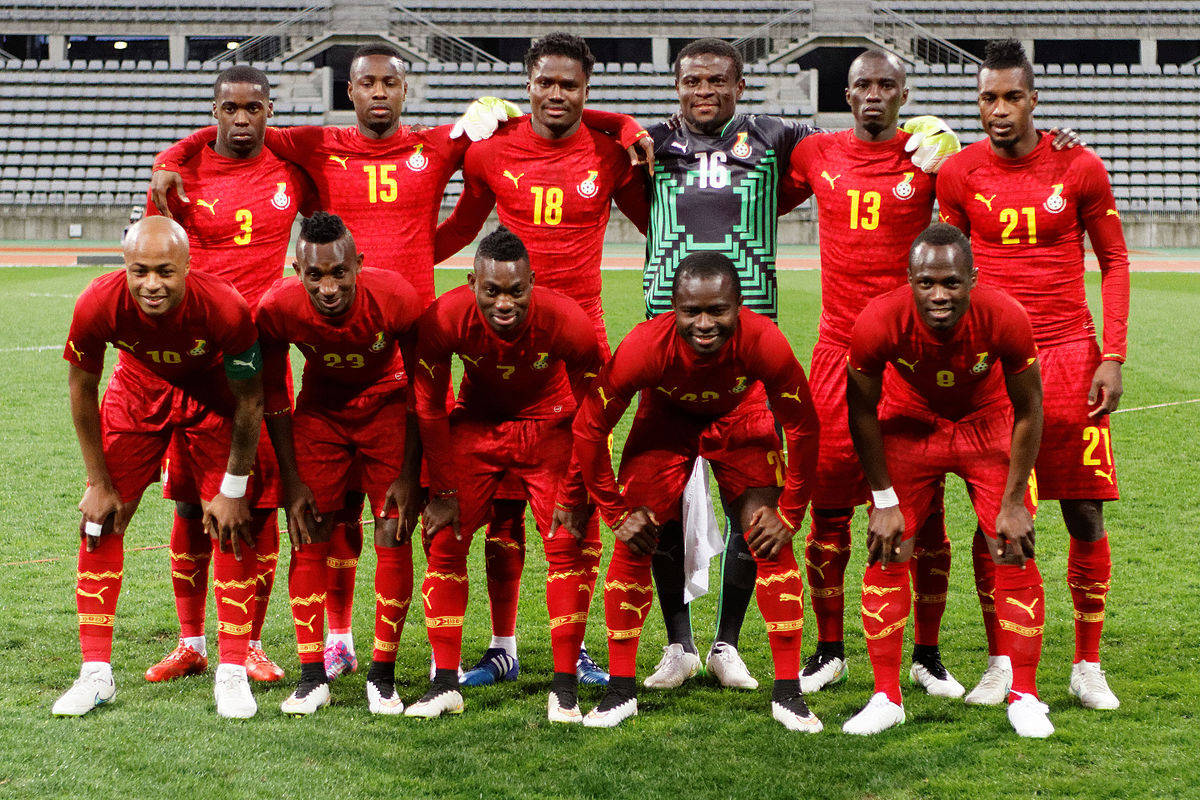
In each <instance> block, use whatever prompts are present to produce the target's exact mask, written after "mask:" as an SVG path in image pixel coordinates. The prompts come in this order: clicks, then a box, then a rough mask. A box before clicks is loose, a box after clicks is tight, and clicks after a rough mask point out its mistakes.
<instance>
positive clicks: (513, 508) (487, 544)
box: [483, 500, 525, 636]
mask: <svg viewBox="0 0 1200 800" xmlns="http://www.w3.org/2000/svg"><path fill="white" fill-rule="evenodd" d="M492 509H493V516H492V521H491V522H490V523H489V524H488V526H487V530H486V531H485V532H484V541H483V559H484V563H485V564H486V565H487V592H488V605H489V606H490V607H491V612H492V635H493V636H516V634H517V600H518V598H519V597H520V593H521V569H522V568H523V567H524V565H525V503H523V502H520V501H513V500H500V501H497V502H495V503H493V504H492Z"/></svg>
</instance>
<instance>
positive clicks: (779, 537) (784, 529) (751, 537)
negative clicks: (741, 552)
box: [746, 506, 796, 561]
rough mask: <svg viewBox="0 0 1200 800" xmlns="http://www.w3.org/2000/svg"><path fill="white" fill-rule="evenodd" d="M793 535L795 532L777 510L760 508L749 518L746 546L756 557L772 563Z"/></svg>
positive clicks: (768, 507)
mask: <svg viewBox="0 0 1200 800" xmlns="http://www.w3.org/2000/svg"><path fill="white" fill-rule="evenodd" d="M795 535H796V532H795V531H794V530H792V527H791V526H790V525H788V524H787V523H786V522H784V521H783V517H781V516H780V515H779V509H777V508H771V507H770V506H760V507H759V508H758V510H757V511H755V512H754V514H753V515H752V516H751V517H750V527H749V528H747V529H746V546H747V547H749V548H750V552H751V553H753V554H754V555H756V556H757V557H759V558H762V559H766V560H768V561H772V560H774V559H775V558H776V557H778V556H779V552H780V551H781V550H783V548H784V547H786V546H788V545H789V544H791V541H792V537H793V536H795Z"/></svg>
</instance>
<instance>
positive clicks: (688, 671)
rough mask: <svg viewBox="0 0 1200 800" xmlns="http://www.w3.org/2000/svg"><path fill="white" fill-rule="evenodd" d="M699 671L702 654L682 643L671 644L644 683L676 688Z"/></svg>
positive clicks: (649, 686) (655, 686)
mask: <svg viewBox="0 0 1200 800" xmlns="http://www.w3.org/2000/svg"><path fill="white" fill-rule="evenodd" d="M699 671H700V656H698V655H696V654H695V653H689V652H687V651H686V650H684V649H683V645H681V644H669V645H667V646H666V647H664V648H663V656H662V658H661V659H660V660H659V662H658V664H657V665H656V666H655V667H654V673H653V674H652V675H651V676H650V677H649V678H646V680H645V681H644V683H645V686H646V688H647V689H674V688H676V687H678V686H682V685H683V682H684V681H686V680H687V679H688V678H690V677H692V676H694V675H695V674H696V673H697V672H699ZM622 719H623V718H622Z"/></svg>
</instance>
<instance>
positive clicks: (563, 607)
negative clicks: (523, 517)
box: [545, 527, 600, 675]
mask: <svg viewBox="0 0 1200 800" xmlns="http://www.w3.org/2000/svg"><path fill="white" fill-rule="evenodd" d="M588 532H589V533H591V532H592V529H591V528H590V527H589V530H588ZM599 544H600V539H599V531H598V530H597V531H596V539H595V540H594V541H589V540H586V539H585V541H584V543H583V544H582V545H581V544H580V543H578V542H576V541H575V537H574V536H572V535H571V534H569V533H567V532H566V531H565V530H562V529H561V528H560V529H559V530H558V531H557V532H556V533H555V534H554V535H553V536H551V537H550V538H549V539H546V540H545V548H546V569H547V571H546V609H547V611H549V613H550V649H551V651H552V652H553V654H554V671H555V672H569V673H571V674H572V675H574V674H575V664H576V662H577V661H578V660H579V648H580V646H581V645H582V644H583V634H584V632H585V631H586V630H587V618H588V607H589V606H590V605H591V602H592V587H593V585H594V582H595V578H594V577H593V574H592V565H591V564H590V563H589V561H590V559H589V558H588V557H587V556H585V555H584V552H583V551H584V549H586V548H589V547H591V546H598V545H599Z"/></svg>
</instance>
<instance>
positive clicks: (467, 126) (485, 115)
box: [450, 97, 521, 142]
mask: <svg viewBox="0 0 1200 800" xmlns="http://www.w3.org/2000/svg"><path fill="white" fill-rule="evenodd" d="M519 116H521V109H519V108H517V107H516V106H515V105H513V104H512V103H510V102H508V101H507V100H502V99H500V98H499V97H480V98H478V99H477V100H475V101H474V102H472V103H471V105H469V106H467V110H466V113H464V114H463V115H462V116H461V117H459V118H458V122H455V123H454V127H452V128H451V129H450V138H451V139H457V138H458V137H459V136H462V135H463V134H464V133H465V134H466V135H467V138H468V139H470V140H471V141H472V142H478V141H480V140H482V139H486V138H488V137H489V136H491V135H492V134H493V133H495V132H496V128H498V127H500V123H501V122H505V121H507V120H509V119H511V118H513V117H519Z"/></svg>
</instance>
